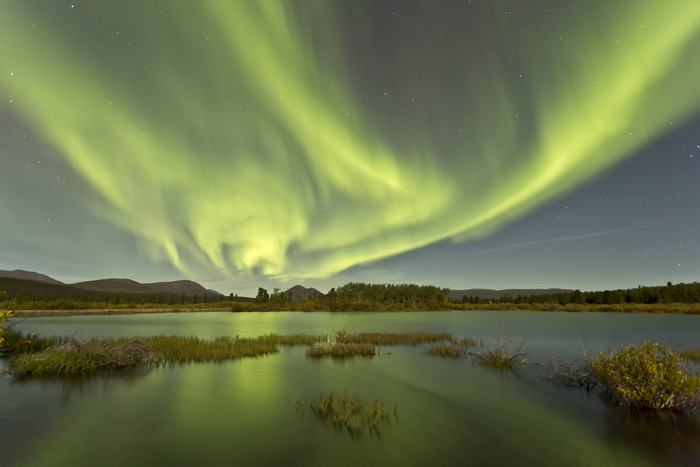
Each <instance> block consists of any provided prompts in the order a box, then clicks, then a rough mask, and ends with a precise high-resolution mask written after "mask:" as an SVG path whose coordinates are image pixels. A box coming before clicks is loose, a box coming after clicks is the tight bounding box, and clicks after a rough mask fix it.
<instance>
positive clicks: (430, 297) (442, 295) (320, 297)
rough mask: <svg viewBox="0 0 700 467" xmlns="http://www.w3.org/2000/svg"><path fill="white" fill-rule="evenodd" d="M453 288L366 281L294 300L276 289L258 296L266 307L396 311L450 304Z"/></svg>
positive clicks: (257, 299)
mask: <svg viewBox="0 0 700 467" xmlns="http://www.w3.org/2000/svg"><path fill="white" fill-rule="evenodd" d="M449 291H450V289H445V288H440V287H435V286H432V285H416V284H365V283H361V282H349V283H347V284H345V285H343V286H340V287H338V288H332V289H331V290H329V291H328V293H327V294H314V295H311V296H309V297H308V298H306V299H305V300H297V301H292V300H291V297H290V296H289V295H288V294H285V293H284V292H282V291H280V290H279V289H273V292H272V294H269V293H268V292H267V290H266V289H264V288H262V287H261V288H259V289H258V294H257V296H256V298H255V300H256V302H257V303H258V305H259V306H260V307H261V308H263V309H266V308H270V309H271V308H273V307H275V306H277V307H278V308H279V307H285V309H291V310H306V309H311V308H312V307H313V306H315V308H314V309H317V310H329V311H335V310H338V311H340V310H352V311H363V310H367V311H371V310H396V309H425V310H434V309H439V308H440V307H441V306H442V305H444V304H446V303H447V295H448V293H449Z"/></svg>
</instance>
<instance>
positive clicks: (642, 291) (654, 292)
mask: <svg viewBox="0 0 700 467" xmlns="http://www.w3.org/2000/svg"><path fill="white" fill-rule="evenodd" d="M461 303H466V304H473V305H479V304H488V303H515V304H520V303H529V304H559V305H567V304H580V305H584V304H588V305H617V304H626V303H629V304H635V303H639V304H650V305H653V304H664V303H665V304H670V303H686V304H690V303H700V283H697V282H693V283H690V284H672V283H670V282H668V283H667V284H666V285H665V286H657V287H642V286H639V287H637V288H636V289H617V290H603V291H595V292H581V291H580V290H574V291H573V292H570V293H558V294H542V295H529V296H522V295H518V296H517V297H506V296H503V297H501V298H499V299H482V298H479V297H471V296H466V295H465V296H464V297H462V300H461Z"/></svg>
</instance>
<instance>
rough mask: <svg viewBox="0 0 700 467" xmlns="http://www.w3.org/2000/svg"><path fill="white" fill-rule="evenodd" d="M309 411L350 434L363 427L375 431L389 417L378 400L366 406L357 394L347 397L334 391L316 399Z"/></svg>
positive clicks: (387, 411) (388, 413)
mask: <svg viewBox="0 0 700 467" xmlns="http://www.w3.org/2000/svg"><path fill="white" fill-rule="evenodd" d="M311 410H313V411H314V413H315V414H316V415H318V416H319V417H320V418H322V419H323V420H326V421H330V422H333V423H335V424H338V425H341V426H345V427H346V428H347V429H348V430H350V431H352V432H355V431H359V430H361V429H362V428H363V427H364V426H365V425H366V426H367V427H369V429H370V430H377V425H378V424H379V423H380V422H382V421H388V420H389V419H390V416H391V413H390V412H389V410H388V409H387V408H386V406H385V405H384V403H383V402H382V401H380V400H378V399H376V400H375V401H374V402H372V404H367V403H366V402H364V401H362V399H360V397H359V396H358V395H357V394H353V395H352V396H348V395H347V393H346V392H344V393H338V392H334V391H331V392H329V393H328V394H323V393H321V394H320V395H319V396H318V397H316V399H314V401H313V402H312V403H311ZM394 413H396V407H394Z"/></svg>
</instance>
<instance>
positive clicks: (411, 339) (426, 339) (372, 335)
mask: <svg viewBox="0 0 700 467" xmlns="http://www.w3.org/2000/svg"><path fill="white" fill-rule="evenodd" d="M335 334H336V341H337V342H345V343H358V344H373V345H413V346H415V345H420V344H426V343H433V342H441V341H446V342H452V343H457V342H458V341H457V340H456V338H455V337H454V336H452V335H451V334H446V333H427V332H412V333H394V332H361V333H358V334H348V333H347V331H345V330H344V329H343V330H341V331H336V332H335Z"/></svg>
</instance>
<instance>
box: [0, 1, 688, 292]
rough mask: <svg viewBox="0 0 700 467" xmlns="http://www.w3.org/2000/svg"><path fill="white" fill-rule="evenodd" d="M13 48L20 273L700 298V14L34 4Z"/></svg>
mask: <svg viewBox="0 0 700 467" xmlns="http://www.w3.org/2000/svg"><path fill="white" fill-rule="evenodd" d="M681 6H682V8H681ZM669 24H673V27H672V28H669ZM0 44H1V45H0V200H1V202H2V207H1V209H0V269H26V270H34V271H38V272H42V273H45V274H48V275H51V276H53V277H56V278H57V279H60V280H64V281H66V282H75V281H80V280H88V279H97V278H104V277H129V278H132V279H135V280H138V281H141V282H155V281H165V280H175V279H181V278H188V279H192V280H196V281H198V282H200V283H202V284H203V285H205V286H207V287H211V288H215V289H218V290H220V291H221V292H225V293H228V292H235V293H239V294H241V295H250V294H254V292H255V290H256V289H257V287H259V286H263V287H267V288H269V289H271V288H273V287H280V288H283V289H284V288H287V287H289V286H291V285H294V284H296V283H302V284H304V285H307V286H314V287H317V288H319V289H320V290H322V291H326V290H328V289H329V288H330V287H334V286H338V285H341V284H343V283H345V282H348V281H362V282H382V283H385V282H400V283H406V282H408V283H421V284H435V285H441V286H447V287H450V288H453V289H457V288H472V287H487V288H497V289H500V288H512V287H518V288H545V287H562V288H579V289H582V290H596V289H608V288H623V287H635V286H637V285H657V284H665V283H666V282H667V281H671V282H674V283H675V282H692V281H696V280H698V277H699V276H700V240H698V236H697V234H696V232H697V231H698V230H699V227H700V215H699V214H700V212H699V211H698V207H697V205H698V204H700V203H698V200H699V198H700V189H699V188H698V184H697V180H698V178H699V177H698V176H699V175H700V166H698V163H699V162H698V159H700V137H698V135H700V84H699V83H700V80H698V79H697V77H698V76H699V75H700V61H698V60H697V57H698V56H699V55H700V5H697V4H696V2H679V3H675V2H672V3H666V4H661V5H660V4H657V3H656V2H652V1H634V2H633V1H631V0H630V1H620V2H614V3H611V2H608V1H602V0H601V1H598V0H592V1H589V2H585V3H583V2H580V1H573V0H570V1H569V0H566V1H562V0H556V1H554V0H552V1H542V2H537V3H534V2H521V1H502V2H481V1H470V2H439V1H434V2H422V1H386V2H372V1H360V0H357V1H339V2H334V3H331V2H325V1H315V2H302V1H292V2H286V3H275V2H271V3H265V2H247V3H234V4H231V3H230V2H226V1H223V0H221V1H219V0H213V1H208V2H190V3H188V4H186V5H179V4H177V5H175V4H173V3H171V2H166V1H153V2H149V3H148V4H147V5H144V4H142V3H141V2H137V1H127V0H125V1H123V2H119V3H115V2H107V1H104V2H99V1H98V2H90V3H81V2H69V1H57V2H53V3H52V4H51V5H40V6H39V5H35V4H33V3H30V2H10V3H8V4H7V5H6V8H5V10H4V11H3V15H2V18H0ZM28 50H31V53H27V51H28Z"/></svg>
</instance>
